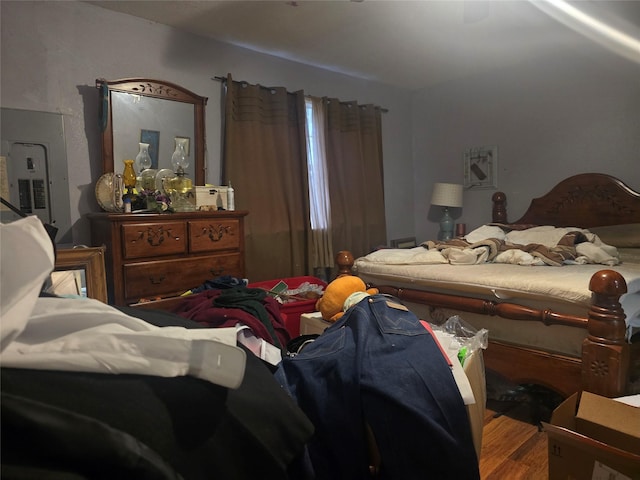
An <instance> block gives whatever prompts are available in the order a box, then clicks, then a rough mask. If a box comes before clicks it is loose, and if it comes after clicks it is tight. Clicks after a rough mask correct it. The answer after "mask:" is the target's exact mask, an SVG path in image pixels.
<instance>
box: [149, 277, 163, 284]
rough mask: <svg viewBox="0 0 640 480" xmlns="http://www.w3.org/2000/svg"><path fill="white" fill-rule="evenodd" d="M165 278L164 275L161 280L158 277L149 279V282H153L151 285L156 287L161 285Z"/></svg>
mask: <svg viewBox="0 0 640 480" xmlns="http://www.w3.org/2000/svg"><path fill="white" fill-rule="evenodd" d="M164 278H165V276H164V275H160V277H159V278H157V277H149V280H150V281H151V283H153V284H154V285H160V284H161V283H162V282H163V281H164Z"/></svg>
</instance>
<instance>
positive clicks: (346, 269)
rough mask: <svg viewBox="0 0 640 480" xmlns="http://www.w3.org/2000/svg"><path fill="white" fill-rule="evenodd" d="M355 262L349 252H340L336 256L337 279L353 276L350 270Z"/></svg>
mask: <svg viewBox="0 0 640 480" xmlns="http://www.w3.org/2000/svg"><path fill="white" fill-rule="evenodd" d="M354 262H355V260H354V258H353V254H352V253H351V252H350V251H349V250H340V251H339V252H338V254H337V255H336V265H338V277H341V276H342V275H353V273H352V271H351V268H352V267H353V263H354Z"/></svg>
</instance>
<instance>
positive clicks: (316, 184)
mask: <svg viewBox="0 0 640 480" xmlns="http://www.w3.org/2000/svg"><path fill="white" fill-rule="evenodd" d="M305 106H306V120H307V121H306V131H307V146H308V148H307V166H308V170H309V204H310V208H311V229H312V230H328V229H329V225H330V222H329V215H330V211H331V209H330V206H331V204H330V202H329V188H328V185H327V162H326V153H325V142H324V130H323V126H324V119H323V118H324V116H323V112H322V99H320V98H314V97H307V98H306V99H305Z"/></svg>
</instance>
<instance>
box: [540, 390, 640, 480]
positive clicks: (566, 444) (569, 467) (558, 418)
mask: <svg viewBox="0 0 640 480" xmlns="http://www.w3.org/2000/svg"><path fill="white" fill-rule="evenodd" d="M543 426H544V429H545V431H546V432H547V436H548V439H549V479H550V480H555V479H562V480H567V479H583V478H584V479H592V480H596V479H598V480H599V479H606V480H608V479H615V480H626V479H640V408H638V407H633V406H631V405H627V404H624V403H621V402H618V401H616V400H613V399H611V398H606V397H601V396H599V395H595V394H593V393H589V392H582V393H581V394H580V393H576V394H574V395H572V396H571V397H569V398H568V399H566V400H565V401H564V402H562V403H561V404H560V405H559V406H558V407H557V408H556V409H555V410H554V411H553V415H552V416H551V422H550V423H544V422H543Z"/></svg>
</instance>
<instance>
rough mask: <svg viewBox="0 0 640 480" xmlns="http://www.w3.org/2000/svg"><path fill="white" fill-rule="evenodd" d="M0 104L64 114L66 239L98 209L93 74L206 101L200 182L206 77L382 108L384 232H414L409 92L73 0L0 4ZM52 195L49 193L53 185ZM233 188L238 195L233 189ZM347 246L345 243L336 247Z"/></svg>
mask: <svg viewBox="0 0 640 480" xmlns="http://www.w3.org/2000/svg"><path fill="white" fill-rule="evenodd" d="M0 8H1V22H2V23H1V35H2V37H1V49H2V50H1V52H0V53H1V55H0V57H1V62H2V64H1V66H2V71H1V75H2V76H1V82H0V84H1V91H0V99H1V102H0V103H1V106H2V107H6V108H18V109H24V110H35V111H47V112H58V113H62V114H63V115H64V120H65V122H64V123H65V136H66V142H67V157H68V164H69V183H70V187H69V188H70V192H69V193H70V198H71V221H72V223H73V224H74V226H73V236H74V242H75V243H89V228H88V222H87V221H86V220H84V219H83V218H82V217H83V215H84V214H86V213H88V212H90V211H99V207H98V205H97V203H96V201H95V198H94V185H95V181H96V180H97V179H98V178H99V176H100V175H101V174H102V172H101V168H102V163H101V158H100V155H101V153H100V137H99V130H98V124H97V118H98V92H97V89H96V88H95V80H96V78H106V79H109V80H114V79H118V78H124V77H136V76H140V77H147V78H156V79H161V80H167V81H170V82H173V83H177V84H179V85H182V86H184V87H185V88H187V89H189V90H191V91H193V92H194V93H197V94H199V95H202V96H206V97H208V98H209V102H208V105H207V118H206V130H207V132H206V135H207V144H208V163H207V169H208V171H207V180H208V181H209V182H211V183H217V182H218V181H219V177H220V111H221V110H220V92H221V86H220V83H219V82H218V81H213V80H212V77H214V76H226V74H227V73H229V72H230V73H231V74H232V75H233V77H234V78H235V79H237V80H246V81H249V82H251V83H260V84H262V85H274V86H275V85H280V86H285V87H287V88H288V89H289V90H291V91H295V90H300V89H302V90H304V91H305V93H307V94H311V95H317V96H331V97H337V98H340V99H341V100H357V101H358V102H360V103H374V104H376V105H380V106H382V107H384V108H387V109H388V110H389V111H388V113H386V114H384V117H383V122H384V123H383V135H384V139H383V149H384V152H383V153H384V158H385V182H386V188H387V190H389V191H390V192H391V194H390V195H387V199H386V203H387V206H386V214H387V223H388V227H387V230H388V235H389V238H398V237H406V236H412V235H413V229H414V226H413V192H412V187H413V183H412V172H411V162H412V154H411V128H410V122H411V113H410V112H411V103H410V99H411V95H410V93H409V92H407V91H404V90H401V89H397V88H393V87H389V86H385V85H381V84H376V83H373V82H367V81H363V80H358V79H354V78H351V77H348V76H345V75H341V74H335V73H332V72H329V71H326V70H321V69H317V68H312V67H307V66H304V65H301V64H298V63H294V62H289V61H285V60H281V59H278V58H276V57H272V56H269V55H264V54H259V53H255V52H252V51H249V50H246V49H241V48H237V47H233V46H229V45H225V44H222V43H219V42H216V41H213V40H210V39H207V38H204V37H199V36H195V35H190V34H186V33H182V32H180V31H178V30H176V29H173V28H170V27H166V26H164V25H159V24H156V23H153V22H149V21H146V20H141V19H138V18H135V17H131V16H128V15H123V14H120V13H116V12H111V11H108V10H104V9H102V8H99V7H96V6H93V5H89V4H86V3H82V2H61V1H54V2H23V1H17V2H13V1H5V0H3V1H2V2H0ZM54 194H55V192H54ZM236 195H242V192H236ZM345 248H348V245H345Z"/></svg>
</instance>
